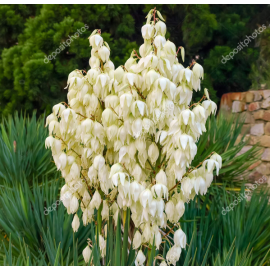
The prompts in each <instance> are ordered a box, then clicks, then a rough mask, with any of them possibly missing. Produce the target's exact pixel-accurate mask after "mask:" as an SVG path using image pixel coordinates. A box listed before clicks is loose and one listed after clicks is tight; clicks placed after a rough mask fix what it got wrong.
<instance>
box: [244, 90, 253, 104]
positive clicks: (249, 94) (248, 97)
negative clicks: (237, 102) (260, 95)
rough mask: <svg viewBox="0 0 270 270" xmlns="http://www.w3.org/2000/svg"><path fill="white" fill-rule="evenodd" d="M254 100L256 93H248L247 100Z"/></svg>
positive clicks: (249, 101)
mask: <svg viewBox="0 0 270 270" xmlns="http://www.w3.org/2000/svg"><path fill="white" fill-rule="evenodd" d="M253 101H254V94H253V93H252V92H247V93H246V102H247V103H251V102H253Z"/></svg>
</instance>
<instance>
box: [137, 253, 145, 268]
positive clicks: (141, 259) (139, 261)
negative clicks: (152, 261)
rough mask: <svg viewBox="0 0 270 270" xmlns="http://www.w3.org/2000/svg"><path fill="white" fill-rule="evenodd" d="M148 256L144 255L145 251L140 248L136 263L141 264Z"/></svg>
mask: <svg viewBox="0 0 270 270" xmlns="http://www.w3.org/2000/svg"><path fill="white" fill-rule="evenodd" d="M145 260H146V257H145V256H144V254H143V252H142V251H141V250H139V252H138V254H137V257H136V259H135V265H136V266H141V265H143V263H144V262H145Z"/></svg>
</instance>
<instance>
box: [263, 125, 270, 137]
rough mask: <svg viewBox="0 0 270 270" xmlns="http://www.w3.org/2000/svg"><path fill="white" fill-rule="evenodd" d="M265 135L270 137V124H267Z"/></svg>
mask: <svg viewBox="0 0 270 270" xmlns="http://www.w3.org/2000/svg"><path fill="white" fill-rule="evenodd" d="M264 133H265V135H270V123H266V124H265V127H264Z"/></svg>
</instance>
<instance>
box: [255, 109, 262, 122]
mask: <svg viewBox="0 0 270 270" xmlns="http://www.w3.org/2000/svg"><path fill="white" fill-rule="evenodd" d="M263 116H264V110H259V111H256V112H254V114H253V117H254V119H255V120H257V119H263Z"/></svg>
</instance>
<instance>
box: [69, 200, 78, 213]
mask: <svg viewBox="0 0 270 270" xmlns="http://www.w3.org/2000/svg"><path fill="white" fill-rule="evenodd" d="M78 208H79V202H78V199H77V198H76V197H75V196H73V197H72V199H71V201H70V212H71V213H72V214H74V213H76V212H77V210H78Z"/></svg>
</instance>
